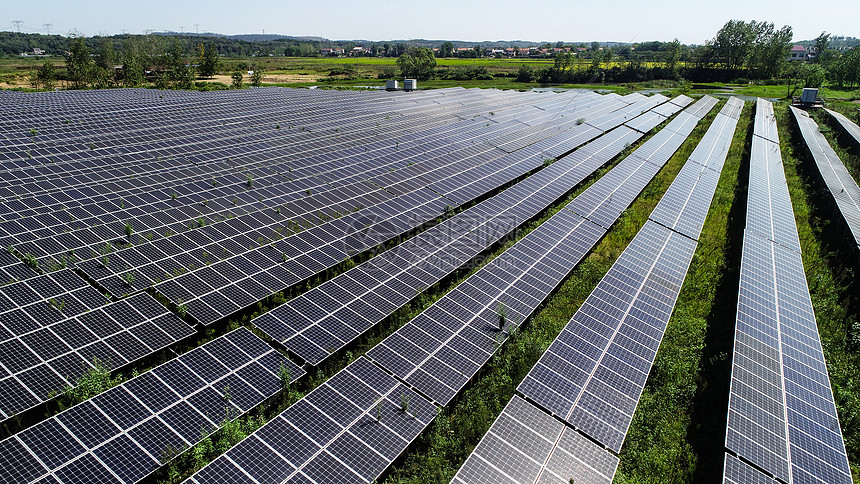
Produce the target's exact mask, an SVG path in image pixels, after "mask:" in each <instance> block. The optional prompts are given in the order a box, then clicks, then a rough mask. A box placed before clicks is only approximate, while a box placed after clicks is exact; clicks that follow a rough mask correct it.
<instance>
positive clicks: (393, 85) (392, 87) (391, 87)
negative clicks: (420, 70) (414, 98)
mask: <svg viewBox="0 0 860 484" xmlns="http://www.w3.org/2000/svg"><path fill="white" fill-rule="evenodd" d="M385 90H386V91H396V90H397V81H396V80H394V79H389V80H387V81H385Z"/></svg>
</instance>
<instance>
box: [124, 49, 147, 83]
mask: <svg viewBox="0 0 860 484" xmlns="http://www.w3.org/2000/svg"><path fill="white" fill-rule="evenodd" d="M122 51H123V54H122V82H123V84H124V85H126V86H128V87H137V86H139V85H141V84H143V81H144V74H145V72H144V69H145V67H144V66H145V65H147V64H149V58H148V56H146V54H145V52H144V49H143V47H142V45H141V42H140V41H139V40H138V39H137V38H136V37H130V38H128V39H127V40H126V41H125V43H124V44H123V49H122Z"/></svg>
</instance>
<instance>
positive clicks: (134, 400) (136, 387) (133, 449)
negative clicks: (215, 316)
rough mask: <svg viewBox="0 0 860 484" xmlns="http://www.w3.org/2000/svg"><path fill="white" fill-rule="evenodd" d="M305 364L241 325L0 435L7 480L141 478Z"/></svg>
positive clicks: (2, 475)
mask: <svg viewBox="0 0 860 484" xmlns="http://www.w3.org/2000/svg"><path fill="white" fill-rule="evenodd" d="M282 368H283V369H285V370H286V371H288V372H289V378H290V380H291V381H295V380H296V379H298V378H300V377H301V376H303V375H304V371H303V370H302V369H301V368H299V367H298V366H296V365H295V364H293V363H291V362H290V361H289V360H287V359H286V358H284V357H282V356H281V355H280V354H279V353H278V352H277V351H275V350H274V349H272V348H271V347H269V346H268V345H267V344H266V343H264V342H263V341H262V340H260V339H259V338H257V337H256V336H254V335H253V334H252V333H251V332H250V331H248V330H247V329H246V328H239V329H237V330H234V331H232V332H230V333H228V334H226V335H224V336H222V337H220V338H217V339H215V340H213V341H210V342H209V343H206V344H205V345H203V346H201V347H199V348H196V349H194V350H192V351H191V352H189V353H186V354H184V355H182V356H180V357H178V358H176V359H174V360H171V361H169V362H167V363H165V364H163V365H160V366H158V367H156V368H154V369H152V371H148V372H146V373H143V374H142V375H140V376H137V377H135V378H132V379H131V380H128V381H127V382H125V383H123V384H122V385H120V386H117V387H114V388H112V389H110V390H108V391H106V392H104V393H102V394H100V395H98V396H96V397H94V398H92V399H90V400H87V401H85V402H83V403H80V404H78V405H75V406H74V407H71V408H69V409H68V410H65V411H63V412H61V413H59V414H57V415H56V416H54V417H51V418H50V419H48V420H45V421H43V422H41V423H39V424H37V425H35V426H33V427H30V428H28V429H26V430H24V431H21V432H19V433H17V434H16V435H14V436H12V437H9V438H7V439H6V440H4V441H2V442H0V461H2V465H0V479H2V480H3V482H33V481H40V482H43V481H41V480H40V479H47V480H48V481H50V482H61V483H71V482H125V483H133V482H137V481H140V480H141V479H143V478H145V477H146V476H148V475H149V474H151V473H152V472H154V471H155V470H156V469H158V468H159V467H160V466H161V465H163V464H165V463H166V462H169V461H170V460H171V459H172V458H173V457H175V456H176V455H178V454H179V453H180V452H182V451H184V450H185V449H187V448H188V447H190V446H193V445H195V444H196V443H197V442H199V441H200V440H201V439H202V438H204V437H205V436H206V435H208V434H209V433H211V432H212V431H213V430H214V429H216V428H218V427H219V426H221V425H222V424H223V423H224V422H225V421H226V420H232V419H235V418H237V417H239V416H240V415H242V414H244V413H245V412H247V411H248V410H250V409H252V408H254V407H256V406H257V405H258V404H260V402H262V401H263V400H265V399H267V398H270V397H272V396H273V395H275V394H277V393H278V392H280V391H281V390H282V388H283V386H282V385H283V384H284V383H285V382H282V381H281V374H282V373H283V370H282Z"/></svg>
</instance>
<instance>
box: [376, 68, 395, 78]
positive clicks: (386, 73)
mask: <svg viewBox="0 0 860 484" xmlns="http://www.w3.org/2000/svg"><path fill="white" fill-rule="evenodd" d="M376 77H377V78H378V79H394V78H395V77H397V69H396V68H395V67H394V66H385V67H383V68H382V70H381V71H379V74H377V75H376Z"/></svg>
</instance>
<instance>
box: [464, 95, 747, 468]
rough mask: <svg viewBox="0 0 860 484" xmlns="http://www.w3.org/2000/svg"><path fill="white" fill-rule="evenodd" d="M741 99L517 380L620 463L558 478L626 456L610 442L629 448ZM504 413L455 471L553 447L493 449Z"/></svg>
mask: <svg viewBox="0 0 860 484" xmlns="http://www.w3.org/2000/svg"><path fill="white" fill-rule="evenodd" d="M739 107H740V108H742V107H743V103H742V102H740V101H739V100H736V99H731V100H730V101H729V102H727V104H726V105H725V106H724V107H723V109H722V110H721V112H720V114H718V115H717V119H715V121H714V122H713V123H712V125H711V127H710V128H709V130H708V132H707V133H706V134H705V136H703V138H702V140H701V142H700V143H699V146H698V147H697V149H696V150H697V151H698V152H699V153H700V154H701V153H709V154H710V155H709V156H705V157H702V156H699V157H697V159H698V160H699V161H695V160H694V159H693V158H692V157H691V158H690V159H689V160H688V162H687V163H686V164H685V166H684V168H682V170H681V173H680V174H679V176H678V178H676V180H675V182H674V183H673V184H672V185H671V187H670V188H669V189H668V190H667V192H666V194H665V195H664V196H663V199H662V200H661V201H660V203H659V204H658V205H657V208H656V209H655V210H654V213H652V220H654V218H655V216H656V219H657V220H658V221H661V222H662V223H663V224H664V225H665V226H664V225H660V224H658V223H655V222H654V221H652V220H649V221H648V222H646V224H645V226H644V227H643V228H642V229H641V230H640V231H639V233H638V234H637V235H636V237H635V238H634V240H633V241H632V242H631V243H630V245H629V246H628V247H627V249H625V251H624V252H623V253H622V255H621V256H620V257H619V259H618V260H617V261H616V262H615V264H613V266H612V267H611V268H610V270H609V272H608V273H607V274H606V276H604V278H603V280H601V282H600V283H599V284H598V286H597V287H596V288H595V290H594V291H593V292H592V293H591V295H589V297H588V298H587V299H586V301H585V302H584V303H583V305H582V306H581V307H580V309H579V310H578V311H577V313H576V314H575V315H574V316H573V318H572V319H571V321H570V322H569V323H568V325H567V326H566V327H565V328H564V330H562V333H561V334H560V335H559V336H558V338H556V340H555V341H553V343H552V344H551V345H550V347H549V348H548V349H547V351H546V352H545V353H544V355H543V356H542V357H541V358H540V360H539V361H538V363H537V364H536V365H535V367H534V368H533V369H532V370H531V371H530V372H529V374H528V375H526V377H525V378H524V379H523V381H522V382H521V383H520V385H519V387H518V388H517V390H518V392H520V393H521V394H523V395H524V396H525V397H526V398H528V399H529V400H530V401H532V402H535V403H536V404H537V405H538V406H539V407H540V408H541V410H538V407H532V405H531V404H526V403H523V404H519V405H520V406H522V405H528V406H529V407H531V408H532V409H533V413H535V412H536V413H540V414H542V415H545V418H546V419H549V420H550V421H552V422H557V425H558V426H559V427H563V428H564V429H565V432H568V433H571V434H573V435H576V436H578V438H579V439H581V440H582V441H583V442H587V443H588V445H585V446H584V447H583V448H582V449H579V452H580V454H579V455H576V454H574V456H575V457H577V458H578V459H579V461H580V462H582V461H584V462H589V461H595V460H598V459H601V460H603V461H607V462H610V463H612V465H611V467H607V472H603V473H599V474H592V473H586V474H585V475H582V474H580V472H579V469H578V467H577V466H576V465H572V464H568V466H567V467H564V468H562V471H563V472H562V473H560V474H556V475H554V479H552V480H549V482H565V481H567V478H568V477H571V478H573V479H575V480H576V482H586V483H592V482H594V483H598V482H601V483H609V482H611V481H612V478H613V476H614V473H615V468H616V467H617V463H618V459H617V457H615V456H614V455H613V454H610V453H609V452H607V451H606V450H605V449H607V448H608V449H612V450H613V451H615V452H619V451H620V448H621V444H622V443H623V441H624V436H625V434H626V432H627V428H628V427H629V425H630V422H631V421H632V418H633V413H634V411H635V409H636V405H637V402H638V400H639V396H640V394H641V392H642V389H643V387H644V385H645V381H646V379H647V377H648V373H649V371H650V368H651V365H652V363H653V360H654V357H655V355H656V352H657V349H658V347H659V344H660V341H661V339H662V336H663V333H664V331H665V328H666V324H667V323H668V321H669V317H670V315H671V313H672V309H673V307H674V303H675V300H676V298H677V296H678V293H679V292H680V288H681V285H682V283H683V280H684V277H685V275H686V271H687V267H688V266H689V264H690V261H691V259H692V257H693V253H694V251H695V248H696V241H695V238H696V237H698V235H699V232H700V230H701V226H702V224H703V223H704V219H705V217H706V215H707V211H708V207H709V206H710V201H711V198H712V197H713V194H714V191H715V189H716V183H717V180H718V179H719V171H714V170H712V169H710V168H707V167H706V165H710V166H715V167H717V168H718V169H721V168H722V165H723V162H724V160H725V157H726V155H727V152H728V150H727V148H726V146H727V143H726V142H725V139H726V138H728V139H729V140H730V139H731V138H732V135H733V133H734V128H735V126H736V123H737V119H736V118H735V117H732V115H736V113H737V112H738V111H739ZM699 112H701V111H699ZM705 112H706V111H705ZM721 118H725V119H721ZM726 120H728V121H727V122H726ZM632 156H635V152H634V155H632ZM700 162H701V163H704V164H700ZM702 174H704V175H705V176H704V177H702V176H701V175H702ZM697 175H698V177H697ZM667 227H670V228H667ZM674 228H679V229H680V231H676V230H673V229H674ZM681 231H683V232H681ZM515 398H516V397H515ZM511 404H512V405H513V401H512V402H511ZM544 412H548V413H544ZM550 415H555V416H556V417H557V418H559V419H561V420H563V421H565V422H567V423H568V424H569V425H570V427H567V426H564V425H563V424H562V423H560V422H558V421H557V420H555V419H553V418H552V417H550ZM504 419H505V418H504V414H503V415H502V416H501V417H499V419H498V420H497V421H496V423H494V425H493V428H491V432H490V433H489V434H488V435H487V436H485V437H484V439H482V441H481V443H480V444H479V445H478V447H476V449H475V451H474V452H473V454H472V455H471V456H469V458H468V459H467V461H466V462H465V463H464V465H463V467H462V468H461V469H460V471H459V472H458V474H457V477H456V478H455V480H457V479H459V480H460V481H462V482H487V481H488V479H490V480H492V479H491V475H492V472H490V471H488V469H495V470H501V469H503V467H504V466H505V465H506V464H505V463H506V461H508V460H510V459H511V455H512V454H513V455H515V456H516V457H513V459H514V460H516V459H518V458H519V457H518V456H519V455H520V454H525V455H528V454H530V453H532V452H534V453H539V454H540V455H543V454H544V453H547V451H545V450H544V451H540V448H541V446H540V445H535V443H534V439H519V441H518V440H512V439H509V440H508V441H507V446H505V447H503V449H502V451H501V452H489V453H488V452H487V451H486V450H484V448H485V447H486V446H487V445H490V444H492V443H493V442H494V439H495V437H494V435H495V434H494V430H493V429H494V428H496V426H498V425H500V424H502V422H503V420H504ZM574 428H575V429H576V431H574V430H573V429H574ZM584 436H588V438H586V437H584ZM588 439H592V440H588ZM511 442H516V443H515V444H512V443H511ZM595 442H596V443H595ZM598 444H599V445H598ZM510 447H513V449H511V448H510ZM556 453H561V452H560V451H558V450H556V449H550V450H549V451H548V459H550V460H551V459H553V458H555V455H556ZM563 455H564V454H563ZM595 456H599V457H595ZM546 460H547V459H546V458H545V459H544V461H543V462H545V461H546ZM538 469H539V468H538ZM505 476H506V477H507V480H511V479H512V480H513V482H544V479H545V477H544V474H542V473H537V474H533V475H531V474H530V475H527V476H523V475H516V474H513V473H510V472H507V471H505ZM559 478H560V479H559Z"/></svg>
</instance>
